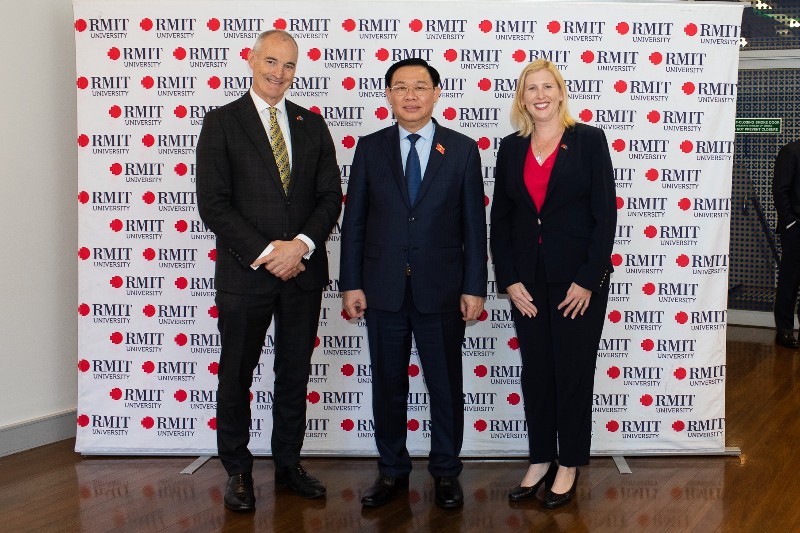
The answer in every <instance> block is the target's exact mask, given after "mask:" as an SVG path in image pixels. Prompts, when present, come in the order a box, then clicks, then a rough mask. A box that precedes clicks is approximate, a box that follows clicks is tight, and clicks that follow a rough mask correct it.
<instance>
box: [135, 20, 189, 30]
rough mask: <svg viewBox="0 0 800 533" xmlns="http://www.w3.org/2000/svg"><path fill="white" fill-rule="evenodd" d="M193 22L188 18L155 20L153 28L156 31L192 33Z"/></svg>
mask: <svg viewBox="0 0 800 533" xmlns="http://www.w3.org/2000/svg"><path fill="white" fill-rule="evenodd" d="M145 20H146V19H145ZM195 20H196V19H189V18H169V19H162V18H157V19H156V20H155V28H156V31H194V23H195ZM142 22H144V21H142Z"/></svg>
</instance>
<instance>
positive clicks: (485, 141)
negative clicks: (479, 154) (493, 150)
mask: <svg viewBox="0 0 800 533" xmlns="http://www.w3.org/2000/svg"><path fill="white" fill-rule="evenodd" d="M491 145H492V141H490V140H489V137H481V138H479V139H478V148H479V149H481V150H488V149H489V147H490V146H491Z"/></svg>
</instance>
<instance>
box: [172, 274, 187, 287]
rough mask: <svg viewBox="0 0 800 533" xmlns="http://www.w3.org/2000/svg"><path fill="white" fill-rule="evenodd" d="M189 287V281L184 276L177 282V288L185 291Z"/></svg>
mask: <svg viewBox="0 0 800 533" xmlns="http://www.w3.org/2000/svg"><path fill="white" fill-rule="evenodd" d="M188 286H189V281H188V280H187V279H186V278H184V277H183V276H181V277H179V278H177V279H176V280H175V287H177V288H178V289H180V290H184V289H185V288H186V287H188Z"/></svg>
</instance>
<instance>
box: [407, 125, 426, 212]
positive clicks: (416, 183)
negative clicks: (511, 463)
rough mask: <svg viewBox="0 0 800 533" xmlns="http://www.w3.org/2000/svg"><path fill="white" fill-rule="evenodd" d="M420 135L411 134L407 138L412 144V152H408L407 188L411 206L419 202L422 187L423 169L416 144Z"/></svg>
mask: <svg viewBox="0 0 800 533" xmlns="http://www.w3.org/2000/svg"><path fill="white" fill-rule="evenodd" d="M419 138H420V137H419V135H417V134H416V133H411V134H409V135H408V137H406V139H408V140H409V142H410V143H411V150H409V151H408V158H407V159H406V186H407V187H408V199H409V200H411V205H414V203H415V202H416V201H417V193H418V192H419V188H420V186H421V185H422V169H421V168H420V166H419V154H418V153H417V148H416V146H414V145H415V143H416V142H417V141H418V140H419Z"/></svg>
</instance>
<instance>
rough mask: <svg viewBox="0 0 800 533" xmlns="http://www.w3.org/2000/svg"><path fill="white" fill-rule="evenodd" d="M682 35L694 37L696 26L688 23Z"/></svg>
mask: <svg viewBox="0 0 800 533" xmlns="http://www.w3.org/2000/svg"><path fill="white" fill-rule="evenodd" d="M683 33H685V34H686V35H688V36H689V37H694V36H695V35H697V24H695V23H694V22H690V23H689V24H687V25H686V26H684V27H683Z"/></svg>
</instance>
